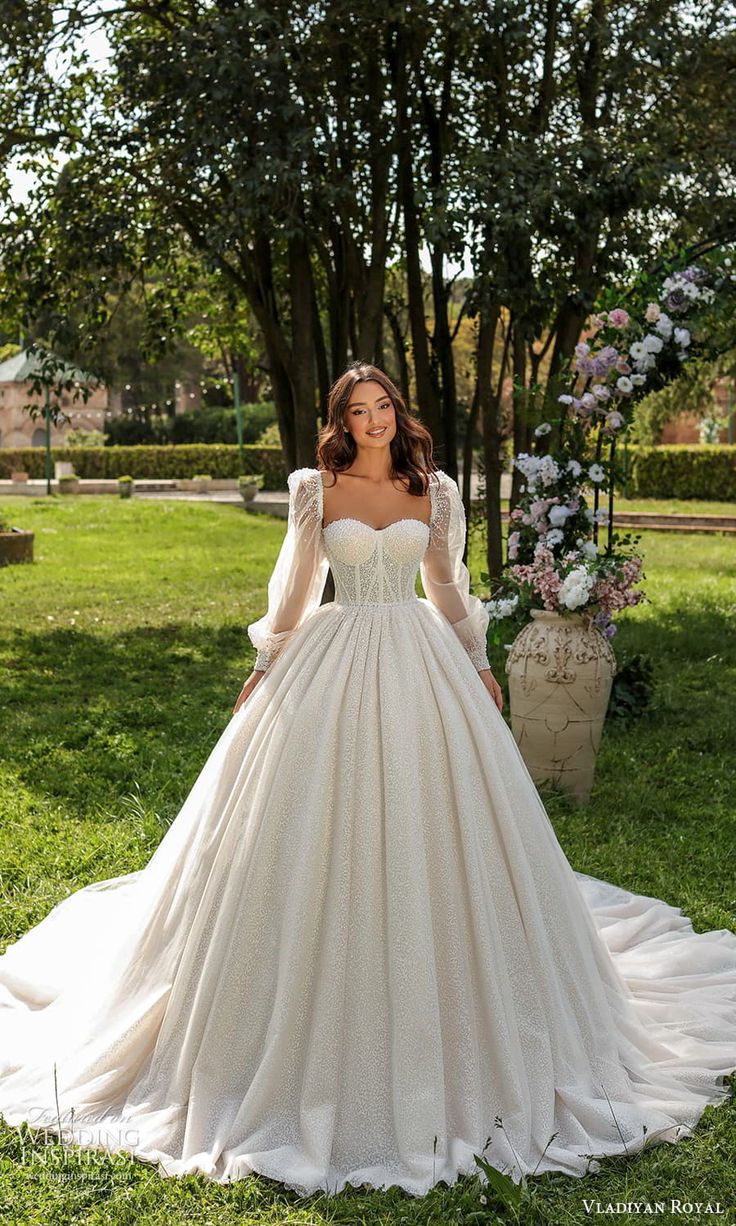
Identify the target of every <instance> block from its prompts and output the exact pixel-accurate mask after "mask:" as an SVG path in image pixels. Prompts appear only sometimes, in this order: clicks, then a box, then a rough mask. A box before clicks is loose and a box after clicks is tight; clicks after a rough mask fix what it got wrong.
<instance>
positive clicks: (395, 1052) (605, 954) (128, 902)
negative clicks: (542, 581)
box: [0, 468, 736, 1195]
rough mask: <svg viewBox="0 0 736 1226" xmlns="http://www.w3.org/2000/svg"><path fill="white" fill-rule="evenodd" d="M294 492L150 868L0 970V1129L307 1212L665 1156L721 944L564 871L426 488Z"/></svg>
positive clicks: (717, 1038) (683, 1122)
mask: <svg viewBox="0 0 736 1226" xmlns="http://www.w3.org/2000/svg"><path fill="white" fill-rule="evenodd" d="M289 499H290V501H289V519H288V526H287V531H286V535H285V537H284V541H283V544H282V547H281V551H280V553H279V556H278V560H277V562H276V566H275V569H274V571H273V574H272V576H271V579H270V582H269V586H268V609H267V612H266V614H265V615H264V616H263V617H262V618H261V619H260V620H259V621H257V622H254V623H253V624H252V625H250V626H249V628H248V629H249V634H250V637H251V640H252V641H253V644H254V645H255V646H256V648H257V649H258V664H259V666H262V667H266V673H265V676H264V677H263V679H262V680H261V682H260V683H259V684H258V686H257V687H256V689H255V690H254V692H253V694H252V695H251V697H250V698H249V699H248V701H247V702H246V703H245V704H244V705H243V706H242V707H241V709H240V710H239V711H238V712H236V713H235V714H234V715H233V717H232V718H231V720H230V721H229V723H228V724H227V727H226V728H225V730H224V732H223V733H222V735H221V736H220V738H219V740H218V741H217V743H216V744H215V746H214V748H213V750H212V752H211V754H210V756H209V758H208V759H207V761H206V763H205V765H204V767H203V768H202V771H201V773H200V775H199V777H198V778H197V780H196V782H195V784H194V787H193V788H192V790H191V792H190V793H189V795H188V796H187V798H186V800H185V802H184V804H183V807H182V808H181V810H180V812H179V814H178V816H177V818H176V820H175V821H174V822H173V824H172V825H171V827H170V828H169V830H168V831H167V833H166V835H165V836H164V838H163V839H162V841H161V843H160V844H159V846H158V848H157V850H156V852H155V853H154V855H153V856H152V858H151V859H150V861H149V862H148V864H147V865H146V867H145V868H143V869H141V870H140V871H137V872H132V873H127V874H125V875H123V876H120V877H116V878H113V879H111V880H107V881H101V882H98V883H96V884H94V885H90V886H87V887H85V888H83V889H80V890H77V891H76V892H75V893H73V894H71V895H70V896H69V897H67V898H65V899H64V900H63V901H62V902H60V903H59V904H58V905H57V906H56V907H54V909H53V910H52V911H51V912H50V913H49V914H48V915H47V916H46V918H45V919H44V920H43V921H42V922H41V923H39V924H38V925H37V926H36V927H35V928H33V929H32V930H31V931H29V932H28V933H27V934H26V935H24V936H23V937H21V939H20V940H18V941H17V942H16V943H15V944H14V945H11V946H10V948H9V949H8V950H7V952H6V953H5V954H4V956H3V957H2V958H0V1006H1V1007H0V1114H2V1115H3V1116H4V1118H5V1120H6V1122H7V1123H9V1124H11V1125H18V1124H20V1123H21V1122H23V1121H27V1122H28V1123H29V1124H31V1126H32V1127H35V1128H47V1129H49V1130H50V1131H51V1132H52V1133H57V1134H60V1135H62V1136H63V1137H64V1139H65V1140H66V1141H67V1142H68V1143H72V1144H77V1145H81V1146H82V1147H92V1148H103V1149H108V1150H126V1151H127V1152H129V1153H132V1154H135V1155H137V1156H138V1157H139V1158H141V1159H142V1160H144V1161H146V1162H152V1163H156V1164H157V1165H158V1169H159V1171H160V1173H161V1174H162V1175H182V1174H186V1173H190V1172H200V1173H203V1174H204V1175H205V1176H208V1177H209V1178H211V1179H214V1180H217V1181H220V1182H227V1181H229V1180H232V1179H238V1178H242V1177H245V1176H247V1175H248V1174H249V1173H250V1172H260V1173H261V1174H263V1175H266V1176H269V1177H271V1178H272V1179H276V1180H278V1181H280V1182H282V1183H283V1184H285V1185H286V1186H288V1187H289V1188H293V1189H295V1190H297V1191H299V1192H301V1193H303V1194H306V1193H309V1192H312V1191H316V1190H318V1189H326V1190H327V1191H330V1192H335V1191H339V1190H340V1189H341V1188H343V1187H344V1186H345V1184H346V1183H350V1184H353V1185H360V1184H364V1183H365V1184H368V1185H372V1186H374V1187H387V1186H389V1185H392V1184H396V1185H399V1186H400V1187H402V1188H404V1189H405V1190H406V1191H407V1192H409V1193H411V1194H413V1195H422V1194H424V1193H426V1192H427V1191H428V1189H429V1188H430V1187H431V1186H432V1185H433V1184H434V1183H436V1182H438V1181H440V1180H445V1181H447V1182H449V1183H452V1182H454V1181H455V1180H456V1179H457V1177H458V1176H459V1175H461V1174H463V1173H468V1172H472V1173H476V1174H477V1173H478V1168H477V1166H476V1163H475V1159H474V1154H476V1153H480V1152H481V1150H482V1149H483V1147H484V1145H485V1143H486V1140H487V1139H488V1137H489V1136H490V1137H492V1141H491V1145H490V1146H489V1147H488V1148H487V1149H486V1151H485V1156H486V1157H487V1158H488V1160H489V1161H490V1162H491V1163H492V1165H494V1166H496V1167H497V1168H499V1169H502V1170H503V1169H505V1170H506V1171H507V1172H508V1173H509V1174H510V1175H511V1177H512V1178H513V1179H514V1180H515V1181H518V1180H519V1179H520V1177H521V1175H522V1173H523V1174H532V1173H534V1172H535V1171H536V1172H537V1173H541V1172H542V1171H561V1172H565V1173H566V1174H568V1175H570V1176H581V1175H584V1174H585V1173H586V1172H587V1171H588V1170H589V1169H595V1168H596V1165H597V1162H596V1159H597V1158H600V1157H602V1156H604V1155H611V1154H622V1153H629V1154H633V1153H635V1152H637V1151H638V1150H640V1149H641V1148H642V1147H643V1145H644V1144H649V1143H652V1142H655V1141H659V1142H662V1141H676V1140H677V1139H679V1138H680V1137H682V1136H683V1135H685V1134H686V1133H687V1132H688V1131H689V1130H691V1129H692V1127H693V1126H694V1125H695V1124H696V1122H697V1120H698V1119H699V1117H700V1116H701V1114H702V1112H703V1110H704V1108H705V1106H706V1105H707V1104H709V1103H713V1104H717V1103H720V1102H722V1101H723V1100H724V1098H726V1097H728V1095H729V1090H728V1087H727V1086H726V1083H725V1076H726V1075H727V1074H729V1073H730V1072H732V1071H733V1070H734V1068H736V935H734V933H732V932H730V931H728V930H722V931H716V932H706V933H700V934H696V933H695V932H694V931H693V927H692V924H691V922H690V921H689V920H688V919H687V918H686V917H685V916H683V915H682V914H681V912H680V910H678V909H677V908H675V907H672V906H669V905H668V904H666V903H665V902H662V901H660V900H659V899H656V898H649V897H644V896H642V895H637V894H632V893H630V892H629V891H627V890H624V889H620V888H618V887H617V886H615V885H612V884H609V883H608V882H605V881H601V880H597V879H595V878H593V877H590V876H587V875H586V874H584V873H578V872H575V871H573V869H572V867H571V866H570V864H569V862H568V860H567V859H566V857H565V855H564V853H563V851H562V849H561V847H560V844H559V843H558V841H557V838H556V836H555V833H554V830H553V827H552V825H551V823H550V821H549V818H548V817H547V814H546V812H545V810H544V807H543V805H542V803H541V801H540V799H539V796H538V794H537V791H536V788H535V786H534V784H533V783H532V780H531V778H530V776H529V774H528V772H527V770H526V767H525V765H524V762H523V760H522V758H521V755H520V753H519V751H518V749H517V746H516V743H515V741H514V738H513V736H512V734H511V732H510V730H509V728H508V726H507V724H506V722H505V720H504V718H503V716H502V715H501V714H500V713H499V712H498V710H497V709H496V707H495V705H494V703H493V701H492V699H491V697H490V695H489V693H488V691H487V690H486V688H485V686H484V685H483V684H482V682H481V680H480V678H479V677H478V675H477V672H476V670H477V669H480V668H483V667H487V664H488V662H487V658H486V653H485V632H486V625H487V617H488V614H487V611H486V610H485V608H484V606H483V605H482V603H481V601H480V600H479V599H478V598H477V597H476V596H474V595H472V594H471V593H470V583H469V574H468V571H467V568H466V567H465V565H464V564H463V561H462V553H463V544H464V539H465V516H464V512H463V505H462V501H461V498H460V494H459V491H458V488H457V485H456V484H455V482H454V481H453V480H452V479H451V478H450V477H449V476H447V474H445V473H443V472H441V471H440V472H439V473H438V474H437V476H436V477H433V479H432V486H431V518H430V521H429V523H425V522H424V520H423V519H421V518H419V517H417V518H416V519H414V518H406V519H400V520H398V521H395V522H393V523H391V524H389V525H387V526H385V527H384V528H382V529H380V530H379V529H375V528H373V527H371V526H368V525H366V524H364V523H362V522H360V521H358V520H355V519H350V518H344V519H339V520H336V521H333V522H331V523H330V524H329V525H328V526H327V527H325V528H323V527H322V520H323V486H322V479H321V475H320V473H319V471H318V470H317V469H314V468H303V469H298V470H297V471H295V472H292V473H291V474H290V476H289ZM328 566H331V568H332V571H333V574H334V578H335V592H336V598H335V600H334V602H329V603H325V604H320V598H321V594H322V591H323V587H324V582H325V578H326V575H327V569H328ZM417 571H420V572H421V577H422V583H423V587H424V591H425V597H418V596H417V595H416V593H415V581H416V576H417ZM498 1119H500V1121H501V1123H502V1125H503V1127H502V1128H501V1127H498V1126H497V1125H496V1121H497V1120H498Z"/></svg>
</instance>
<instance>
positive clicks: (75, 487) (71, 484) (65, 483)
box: [59, 477, 80, 494]
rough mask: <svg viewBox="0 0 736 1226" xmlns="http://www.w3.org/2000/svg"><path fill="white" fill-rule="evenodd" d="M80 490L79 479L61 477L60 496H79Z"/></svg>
mask: <svg viewBox="0 0 736 1226" xmlns="http://www.w3.org/2000/svg"><path fill="white" fill-rule="evenodd" d="M79 489H80V486H79V478H78V477H59V493H60V494H78V493H79Z"/></svg>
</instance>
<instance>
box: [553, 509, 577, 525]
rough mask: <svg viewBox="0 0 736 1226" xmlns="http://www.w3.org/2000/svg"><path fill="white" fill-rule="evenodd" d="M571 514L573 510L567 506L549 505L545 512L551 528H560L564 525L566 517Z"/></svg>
mask: <svg viewBox="0 0 736 1226" xmlns="http://www.w3.org/2000/svg"><path fill="white" fill-rule="evenodd" d="M572 514H573V512H572V511H571V510H570V508H569V507H561V506H553V507H550V509H549V511H548V513H547V518H548V519H549V522H550V523H551V525H552V527H553V528H562V527H564V525H565V522H566V520H567V519H568V517H569V516H570V515H572Z"/></svg>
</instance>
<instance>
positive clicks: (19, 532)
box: [0, 528, 33, 566]
mask: <svg viewBox="0 0 736 1226" xmlns="http://www.w3.org/2000/svg"><path fill="white" fill-rule="evenodd" d="M32 561H33V533H32V532H25V531H24V530H23V529H22V528H10V529H9V530H8V531H7V532H5V531H2V530H0V566H12V565H13V564H14V563H16V562H32Z"/></svg>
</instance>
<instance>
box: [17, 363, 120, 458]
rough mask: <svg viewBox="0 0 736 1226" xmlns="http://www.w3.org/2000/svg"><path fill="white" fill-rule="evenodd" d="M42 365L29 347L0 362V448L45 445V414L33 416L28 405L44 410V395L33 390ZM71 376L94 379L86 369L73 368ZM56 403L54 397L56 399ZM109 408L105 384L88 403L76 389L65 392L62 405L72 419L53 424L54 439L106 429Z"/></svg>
mask: <svg viewBox="0 0 736 1226" xmlns="http://www.w3.org/2000/svg"><path fill="white" fill-rule="evenodd" d="M40 367H41V360H40V359H39V358H38V357H37V356H36V355H34V354H30V353H29V352H28V350H27V349H21V350H19V351H18V353H15V354H13V356H12V357H9V358H6V359H5V361H4V362H0V447H43V446H44V443H45V441H46V427H45V423H44V420H43V417H42V416H40V415H39V416H38V417H35V418H33V417H31V415H30V413H29V412H28V411H27V409H26V408H25V407H24V406H26V405H28V404H37V405H38V407H39V408H40V409H43V406H44V403H45V398H44V395H43V394H41V395H40V396H39V395H37V394H36V393H35V392H34V391H33V385H32V383H31V379H32V378H33V376H34V374H35V373H36V372H38V370H39V369H40ZM69 377H70V378H73V379H76V380H78V381H79V382H81V383H83V382H84V381H85V380H86V379H88V378H89V379H91V376H89V375H87V374H86V373H85V372H84V371H82V370H78V369H76V368H71V367H70V370H69ZM52 403H53V398H52ZM107 407H108V391H107V387H105V386H104V385H99V386H97V387H96V388H95V389H94V390H93V391H92V392H91V394H90V396H89V398H88V400H87V402H86V404H85V402H84V400H82V397H81V395H80V396H79V397H78V398H77V399H76V400H75V399H74V389H72V390H71V391H64V392H63V393H62V396H61V408H62V409H63V411H64V413H66V414H68V418H69V420H64V421H62V422H60V423H59V424H58V425H56V424H54V423H53V422H52V424H51V442H52V445H54V446H57V447H58V446H60V445H61V444H63V442H64V439H65V437H66V435H67V434H68V433H69V431H70V430H102V429H104V424H105V414H106V412H107Z"/></svg>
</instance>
